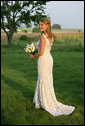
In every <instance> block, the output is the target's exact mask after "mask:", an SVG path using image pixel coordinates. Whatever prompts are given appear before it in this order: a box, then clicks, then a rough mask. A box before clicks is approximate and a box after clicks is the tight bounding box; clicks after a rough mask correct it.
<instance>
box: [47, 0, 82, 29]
mask: <svg viewBox="0 0 85 126" xmlns="http://www.w3.org/2000/svg"><path fill="white" fill-rule="evenodd" d="M45 13H46V14H47V15H48V14H49V16H50V19H51V23H52V24H60V25H61V28H63V29H64V28H71V29H84V1H50V2H47V4H46V9H45Z"/></svg>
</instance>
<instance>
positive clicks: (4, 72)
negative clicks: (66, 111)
mask: <svg viewBox="0 0 85 126" xmlns="http://www.w3.org/2000/svg"><path fill="white" fill-rule="evenodd" d="M30 41H31V39H30ZM15 42H16V43H17V45H16V44H15ZM26 43H27V42H25V41H20V40H19V39H17V40H13V44H12V45H11V46H9V47H8V46H4V45H2V48H1V123H2V125H33V124H34V125H48V124H49V125H83V124H84V59H83V58H84V53H83V46H82V48H80V47H79V44H77V45H76V44H72V45H71V44H69V45H68V43H59V42H56V41H54V44H53V47H52V51H51V53H52V56H53V82H54V89H55V94H56V98H57V100H58V101H60V102H62V103H64V104H67V105H73V106H75V108H76V109H75V111H74V112H73V113H72V114H71V115H68V116H64V115H62V116H58V117H53V116H52V115H50V114H49V113H48V112H46V111H45V110H43V109H39V110H37V109H35V107H34V104H33V102H32V101H33V96H34V92H35V87H36V82H37V76H38V73H37V59H35V61H34V62H32V61H31V59H30V57H29V55H28V54H26V53H25V52H24V47H25V45H26ZM75 47H76V48H75Z"/></svg>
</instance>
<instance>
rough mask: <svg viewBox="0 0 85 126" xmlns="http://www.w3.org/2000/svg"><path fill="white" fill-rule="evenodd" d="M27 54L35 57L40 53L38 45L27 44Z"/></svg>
mask: <svg viewBox="0 0 85 126" xmlns="http://www.w3.org/2000/svg"><path fill="white" fill-rule="evenodd" d="M25 52H27V53H30V54H33V55H35V54H36V53H37V52H38V45H37V43H36V42H35V43H33V42H32V43H31V44H27V45H26V48H25Z"/></svg>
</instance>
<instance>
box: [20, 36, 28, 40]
mask: <svg viewBox="0 0 85 126" xmlns="http://www.w3.org/2000/svg"><path fill="white" fill-rule="evenodd" d="M19 39H20V40H28V37H27V36H26V35H21V36H20V37H19Z"/></svg>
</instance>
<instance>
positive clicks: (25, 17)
mask: <svg viewBox="0 0 85 126" xmlns="http://www.w3.org/2000/svg"><path fill="white" fill-rule="evenodd" d="M44 5H46V1H1V28H2V29H3V30H4V31H5V33H6V34H7V37H8V43H9V44H10V43H11V41H12V37H13V34H14V32H16V30H17V28H18V27H20V24H21V23H24V24H26V26H28V27H29V26H30V25H31V23H32V22H34V24H35V25H37V24H38V23H39V20H40V18H41V17H46V15H45V11H44V10H45V6H44ZM34 12H35V14H34ZM6 28H7V29H9V32H7V31H6Z"/></svg>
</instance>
